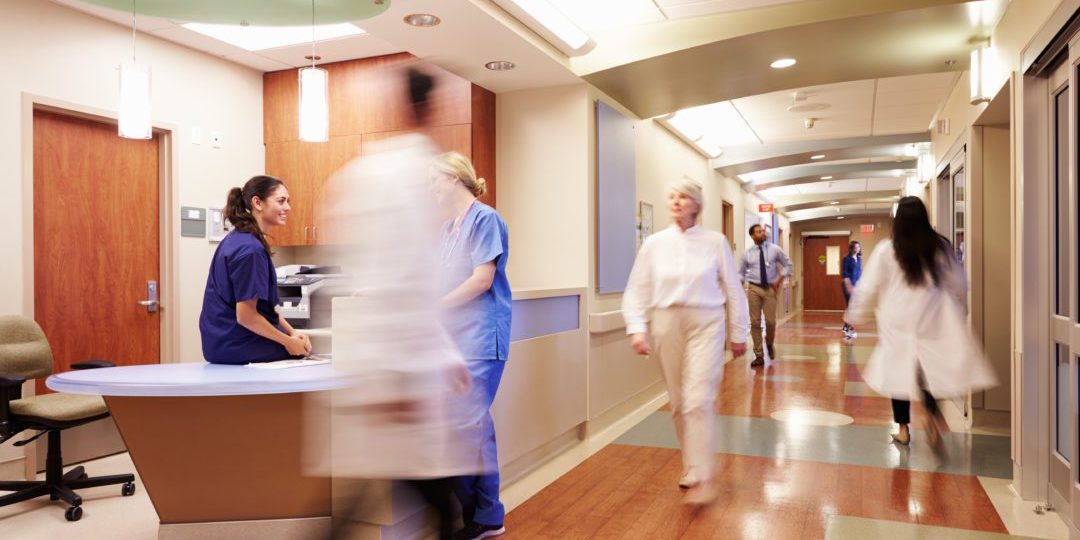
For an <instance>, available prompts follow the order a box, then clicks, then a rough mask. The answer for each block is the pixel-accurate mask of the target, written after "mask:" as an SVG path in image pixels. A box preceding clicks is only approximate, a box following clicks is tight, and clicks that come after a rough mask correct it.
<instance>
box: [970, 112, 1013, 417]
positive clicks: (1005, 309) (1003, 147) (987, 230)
mask: <svg viewBox="0 0 1080 540" xmlns="http://www.w3.org/2000/svg"><path fill="white" fill-rule="evenodd" d="M979 131H981V133H982V141H981V144H982V151H981V152H980V154H981V156H982V178H981V179H973V182H972V186H971V187H972V190H973V193H972V197H973V199H974V197H975V196H976V195H978V199H974V200H973V203H974V202H975V201H976V200H977V201H980V202H981V204H980V205H979V206H981V208H977V209H974V210H975V211H978V212H980V213H981V216H980V217H981V219H980V220H979V221H980V222H981V226H979V227H978V228H976V229H975V230H973V231H972V233H973V236H976V237H977V238H973V239H972V240H977V243H976V242H972V246H971V247H972V253H971V255H972V259H971V265H972V266H973V267H974V266H976V265H977V266H979V267H980V268H979V272H977V273H976V272H975V270H974V269H973V270H972V274H973V275H977V276H978V279H976V280H973V283H972V292H973V293H976V292H978V293H979V296H980V306H979V307H980V309H979V311H980V312H981V313H979V315H980V317H979V321H978V323H976V319H975V317H974V315H975V314H974V313H973V314H972V315H973V317H972V322H973V323H975V332H976V334H978V335H980V336H981V337H982V340H983V348H984V349H985V351H986V356H987V358H989V360H990V363H991V364H992V365H993V367H994V372H995V373H996V374H997V376H998V380H1000V381H1003V383H1004V382H1007V381H1008V380H1009V376H1010V369H1009V366H1010V362H1011V355H1010V353H1009V346H1010V344H1009V335H1010V324H1011V314H1012V302H1011V300H1012V299H1011V298H1010V296H1009V294H1008V292H1007V291H1008V290H1009V286H1010V279H1011V268H1012V267H1011V261H1012V245H1011V243H1010V242H1009V226H1010V221H1011V204H1012V201H1011V199H1010V195H1011V191H1010V189H1009V171H1010V169H1011V167H1010V161H1011V160H1010V159H1009V137H1010V134H1009V130H1008V128H1002V127H989V126H987V127H982V128H980V129H979ZM976 158H977V156H976ZM976 182H977V183H976ZM975 190H978V193H974V191H975ZM973 221H974V220H973ZM972 225H975V223H974V222H973V223H972ZM973 307H974V302H973ZM1010 392H1011V388H1010V386H1009V385H1008V384H1001V385H999V386H998V387H996V388H992V389H990V390H987V391H986V392H984V399H985V401H984V402H983V404H982V405H983V407H985V408H986V409H990V410H997V411H1008V410H1009V409H1010V408H1011V407H1010Z"/></svg>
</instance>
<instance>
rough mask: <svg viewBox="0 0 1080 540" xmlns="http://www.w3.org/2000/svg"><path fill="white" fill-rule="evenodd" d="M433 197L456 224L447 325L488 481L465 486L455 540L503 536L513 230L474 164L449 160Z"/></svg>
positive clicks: (451, 228)
mask: <svg viewBox="0 0 1080 540" xmlns="http://www.w3.org/2000/svg"><path fill="white" fill-rule="evenodd" d="M432 169H433V170H432V189H433V190H434V191H435V194H436V197H437V199H438V201H439V203H440V205H441V206H442V207H443V208H444V209H445V210H446V213H447V216H448V218H449V219H448V221H447V223H446V225H445V226H444V227H443V230H442V233H441V236H440V249H441V251H440V255H441V258H440V260H441V261H442V264H443V271H444V274H445V275H444V281H443V283H444V284H445V290H446V291H447V292H446V295H445V296H444V297H443V298H442V301H441V303H442V307H443V308H444V310H445V317H444V321H445V322H444V324H445V326H446V329H447V330H448V331H449V332H450V334H451V335H452V336H453V338H454V340H455V342H456V343H457V346H458V348H459V349H460V350H461V353H462V356H464V358H465V361H466V365H467V366H468V369H469V375H470V376H471V377H472V390H471V395H470V398H471V402H470V405H471V406H473V407H474V408H475V410H476V412H475V414H474V417H475V422H476V423H477V425H478V427H479V436H480V437H481V440H480V458H481V463H482V468H483V470H484V471H485V473H484V474H481V475H478V476H467V477H461V478H458V479H457V481H456V482H455V484H456V485H455V492H456V493H457V496H458V498H459V499H460V500H461V506H462V510H463V512H464V518H465V528H464V529H462V530H461V531H458V532H457V534H455V535H454V539H455V540H475V539H479V538H488V537H491V536H498V535H500V534H503V533H504V532H505V531H506V529H505V528H504V527H503V518H504V517H505V510H504V508H503V504H502V502H500V501H499V460H498V451H497V448H496V444H495V426H494V424H493V423H492V420H491V404H492V402H494V401H495V393H496V391H497V390H498V388H499V381H500V380H501V379H502V374H503V367H504V366H505V365H506V357H507V354H508V353H509V350H510V302H511V297H510V283H509V282H508V281H507V279H506V261H507V259H508V257H509V248H508V244H507V238H508V237H507V232H506V223H505V222H504V221H503V220H502V217H500V216H499V214H498V212H496V211H495V209H494V208H492V207H490V206H488V205H486V204H484V203H482V202H480V201H478V200H477V198H478V197H480V196H482V195H483V194H484V192H485V191H486V189H487V188H486V185H485V182H484V179H482V178H477V176H476V169H474V168H473V165H472V163H471V162H469V159H468V158H466V157H465V156H463V155H461V154H459V153H457V152H449V153H446V154H442V155H440V156H439V157H437V158H436V160H435V162H434V165H433V167H432Z"/></svg>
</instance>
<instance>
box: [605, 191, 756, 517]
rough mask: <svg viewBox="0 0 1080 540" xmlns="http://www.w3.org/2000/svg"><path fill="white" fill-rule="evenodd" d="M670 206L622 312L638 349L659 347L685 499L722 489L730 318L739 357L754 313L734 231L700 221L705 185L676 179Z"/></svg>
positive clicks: (648, 242)
mask: <svg viewBox="0 0 1080 540" xmlns="http://www.w3.org/2000/svg"><path fill="white" fill-rule="evenodd" d="M668 210H669V211H670V213H671V220H672V222H673V223H672V225H671V226H670V227H668V228H667V229H664V230H662V231H660V232H657V233H656V234H653V235H652V236H650V237H648V238H646V239H645V242H644V243H643V244H642V245H641V250H640V251H639V252H638V254H637V259H636V260H635V261H634V268H633V270H632V271H631V272H630V281H629V283H628V284H627V287H626V293H625V294H624V295H623V316H624V318H625V319H626V333H627V334H630V336H631V346H632V347H633V349H634V352H636V353H638V354H641V355H648V354H650V353H651V352H652V350H653V347H655V348H656V353H657V355H658V356H659V357H660V369H661V372H662V373H663V376H664V383H665V384H666V385H667V391H668V398H669V400H670V403H671V416H672V419H673V420H674V421H675V432H676V434H677V436H678V438H679V447H680V448H681V449H682V460H683V474H682V477H681V478H680V479H679V486H680V487H683V488H688V489H689V491H688V492H687V494H686V498H685V499H684V502H685V503H687V504H695V505H698V504H706V503H708V502H711V501H712V500H713V499H714V498H715V497H716V491H715V487H714V485H713V471H714V464H715V461H716V455H715V454H716V450H715V444H716V426H715V422H714V418H715V414H716V391H717V389H718V388H719V387H720V377H721V375H722V374H723V363H724V338H725V334H726V333H727V322H728V321H730V323H731V329H732V330H731V350H732V353H734V355H735V357H739V356H742V355H743V354H744V353H745V352H746V334H747V331H748V327H749V317H750V315H749V311H748V310H747V307H746V293H745V292H744V291H743V288H742V283H741V282H740V280H739V274H738V272H737V270H736V267H735V256H734V255H733V254H732V252H731V247H730V246H729V245H728V243H727V239H725V238H724V235H723V234H721V233H719V232H717V231H711V230H707V229H704V228H702V227H700V226H699V225H697V217H698V214H700V213H701V185H699V184H698V183H697V182H694V181H693V180H690V179H688V178H684V179H683V180H681V181H679V182H676V183H675V184H673V185H672V186H671V189H670V190H669V191H668ZM650 314H651V320H650ZM650 327H651V332H650Z"/></svg>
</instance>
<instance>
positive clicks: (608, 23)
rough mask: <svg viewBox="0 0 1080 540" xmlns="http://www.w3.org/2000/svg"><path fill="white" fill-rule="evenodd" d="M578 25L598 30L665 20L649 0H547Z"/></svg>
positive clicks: (589, 29)
mask: <svg viewBox="0 0 1080 540" xmlns="http://www.w3.org/2000/svg"><path fill="white" fill-rule="evenodd" d="M548 2H550V3H551V4H552V5H554V6H555V7H556V8H557V9H558V10H559V11H561V12H563V13H564V14H566V16H567V17H569V18H570V19H571V20H572V21H574V22H575V23H576V24H577V25H578V26H580V27H581V28H584V29H585V30H586V31H588V32H601V31H604V30H610V29H612V28H624V27H627V26H635V25H640V24H649V23H656V22H663V21H664V20H666V17H664V14H663V12H661V11H660V8H658V7H656V4H655V3H653V1H652V0H585V1H582V0H548Z"/></svg>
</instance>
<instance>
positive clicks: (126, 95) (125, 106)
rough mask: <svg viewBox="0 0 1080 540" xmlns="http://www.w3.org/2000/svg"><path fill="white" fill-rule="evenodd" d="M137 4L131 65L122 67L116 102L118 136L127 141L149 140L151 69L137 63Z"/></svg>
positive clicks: (151, 133)
mask: <svg viewBox="0 0 1080 540" xmlns="http://www.w3.org/2000/svg"><path fill="white" fill-rule="evenodd" d="M136 31H137V25H136V20H135V1H134V0H132V2H131V62H125V63H123V64H121V65H120V93H119V97H118V99H117V107H116V110H117V133H118V134H119V135H120V136H121V137H124V138H126V139H149V138H150V137H151V136H152V135H153V128H152V127H151V125H150V124H151V120H150V67H149V66H143V65H139V64H138V63H136V62H135V34H136Z"/></svg>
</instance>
